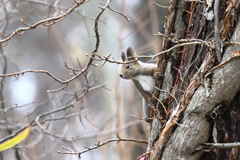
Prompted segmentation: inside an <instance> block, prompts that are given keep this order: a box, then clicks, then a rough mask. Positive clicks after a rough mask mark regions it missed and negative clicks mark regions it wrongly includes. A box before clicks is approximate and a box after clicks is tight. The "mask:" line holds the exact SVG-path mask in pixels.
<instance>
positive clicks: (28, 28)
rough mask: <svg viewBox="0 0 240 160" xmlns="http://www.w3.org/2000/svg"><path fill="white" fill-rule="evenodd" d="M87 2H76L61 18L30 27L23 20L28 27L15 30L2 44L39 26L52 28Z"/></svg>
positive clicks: (50, 19)
mask: <svg viewBox="0 0 240 160" xmlns="http://www.w3.org/2000/svg"><path fill="white" fill-rule="evenodd" d="M85 1H86V0H81V1H80V2H75V5H74V6H73V7H72V8H70V9H69V10H68V11H66V12H65V13H62V15H60V16H56V17H52V18H46V19H43V20H40V21H38V22H36V23H35V24H33V25H29V24H27V23H25V22H24V21H23V20H20V21H21V22H22V23H23V24H25V25H26V26H27V27H24V28H18V29H17V30H15V31H14V32H12V34H10V35H9V36H7V37H6V38H4V39H2V40H0V44H1V43H4V42H7V41H9V40H10V39H11V38H13V37H14V36H15V35H17V34H23V33H24V32H25V31H27V30H31V29H35V28H36V27H37V26H39V25H44V26H50V25H53V24H55V23H57V22H59V21H61V20H63V19H64V18H66V17H67V16H68V15H69V14H70V13H72V12H73V11H74V10H75V9H76V8H77V7H79V6H80V5H82V4H83V3H84V2H85Z"/></svg>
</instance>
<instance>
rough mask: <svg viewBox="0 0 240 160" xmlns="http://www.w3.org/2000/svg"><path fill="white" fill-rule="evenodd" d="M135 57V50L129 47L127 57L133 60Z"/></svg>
mask: <svg viewBox="0 0 240 160" xmlns="http://www.w3.org/2000/svg"><path fill="white" fill-rule="evenodd" d="M134 56H135V53H134V49H133V47H132V46H130V47H128V49H127V57H128V58H131V59H133V57H134Z"/></svg>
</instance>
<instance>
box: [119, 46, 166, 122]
mask: <svg viewBox="0 0 240 160" xmlns="http://www.w3.org/2000/svg"><path fill="white" fill-rule="evenodd" d="M126 52H127V54H125V52H124V51H123V52H122V54H121V57H122V61H123V62H129V61H134V62H131V63H128V64H122V66H121V71H120V74H119V76H120V77H121V78H123V79H127V80H128V79H131V80H132V81H133V83H134V84H135V86H136V88H137V90H138V91H139V93H140V94H141V95H142V97H143V110H144V112H145V113H146V118H145V120H146V121H147V122H149V114H150V107H149V106H148V104H149V103H150V100H151V98H152V92H153V90H154V85H155V83H156V78H158V77H160V76H162V75H161V74H160V73H159V72H157V64H153V63H144V62H141V61H138V60H137V57H136V56H137V54H136V53H135V51H134V49H133V47H132V46H130V47H128V49H127V51H126Z"/></svg>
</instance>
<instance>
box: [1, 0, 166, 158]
mask: <svg viewBox="0 0 240 160" xmlns="http://www.w3.org/2000/svg"><path fill="white" fill-rule="evenodd" d="M155 2H156V3H158V4H161V5H164V6H167V1H162V0H157V1H155ZM102 3H103V4H105V3H106V1H102ZM151 3H152V2H150V1H145V0H131V1H127V0H116V1H111V2H110V5H109V6H110V7H111V8H112V9H115V10H117V11H119V12H121V13H123V14H125V15H126V16H127V17H128V18H129V19H130V21H127V20H126V18H125V17H123V16H121V15H120V14H118V13H116V12H113V11H111V10H110V9H109V8H106V10H105V11H104V13H103V14H102V15H101V16H100V20H99V28H98V30H99V33H100V34H101V36H100V46H99V50H98V52H97V54H99V55H101V56H107V55H109V54H110V53H112V57H114V58H115V59H116V60H117V61H121V59H120V53H121V51H122V50H126V48H127V47H128V46H129V45H132V46H134V48H135V49H136V51H137V53H138V54H140V55H143V54H144V55H150V54H155V53H157V52H159V51H160V49H161V44H162V37H160V36H154V34H155V33H157V32H159V31H160V32H163V22H164V19H165V15H166V14H167V9H166V8H162V7H159V6H157V5H153V4H151ZM73 5H74V1H65V0H44V1H43V0H1V4H0V21H1V23H0V34H1V39H4V38H6V37H7V36H8V35H10V34H11V33H12V32H13V31H15V30H16V29H18V28H21V27H26V25H25V24H24V23H22V22H21V19H22V20H23V21H24V22H25V23H26V24H29V25H32V24H34V23H36V22H38V21H40V20H43V19H44V18H49V17H54V16H59V15H61V14H62V13H63V12H66V11H67V10H68V9H70V8H71V7H72V6H73ZM99 7H102V5H101V4H99V1H92V0H90V1H88V2H87V3H84V4H82V5H80V7H78V8H77V9H75V10H74V12H72V13H71V14H69V15H68V16H66V17H65V18H64V19H63V20H62V21H60V22H57V23H54V24H53V25H51V26H44V25H39V26H37V27H36V28H35V29H31V30H28V31H25V32H24V33H23V32H21V34H20V33H19V35H15V36H14V37H13V38H11V39H10V40H9V41H7V42H4V43H2V45H3V46H2V47H1V55H0V74H1V75H2V74H9V73H15V72H19V71H23V70H27V69H34V70H46V71H49V72H50V73H52V74H53V75H54V76H56V77H57V78H59V79H61V80H64V79H69V78H70V77H71V76H72V75H71V74H70V73H71V71H72V70H71V69H67V67H66V65H65V64H64V62H66V64H67V66H69V67H72V68H77V69H81V67H84V66H85V65H86V63H87V62H88V59H89V57H87V56H86V53H88V54H91V53H92V52H93V50H94V48H95V45H96V37H94V35H95V33H94V23H95V20H94V19H95V17H96V16H97V15H98V13H99V12H100V10H101V9H100V8H99ZM144 61H147V59H144ZM94 63H95V64H97V63H98V65H99V66H100V65H101V64H103V61H102V62H101V61H100V62H98V61H94ZM119 67H120V65H117V64H116V63H108V62H107V63H106V64H105V65H104V66H103V67H94V66H90V68H89V69H88V72H87V73H86V74H83V75H81V76H80V77H78V78H77V79H75V80H74V81H71V82H70V83H69V84H68V86H67V87H66V88H64V89H63V90H61V91H57V92H51V93H48V92H47V91H48V90H55V89H59V88H61V87H62V86H63V84H60V83H58V82H57V81H55V80H54V79H53V78H51V77H50V76H48V75H47V74H43V73H25V74H24V75H21V76H11V77H6V78H2V77H0V81H1V84H2V85H1V86H0V87H1V91H0V92H1V93H0V96H1V97H0V98H1V99H0V106H1V108H0V137H1V138H3V137H6V136H7V135H9V134H11V133H14V132H16V131H17V130H18V129H20V128H22V127H24V126H26V125H28V124H29V123H30V122H31V121H33V120H34V119H36V118H37V117H38V116H40V118H39V122H41V127H40V126H39V125H34V127H33V128H32V130H31V133H30V135H29V136H28V137H27V139H26V140H24V141H23V142H22V143H20V144H19V145H17V146H16V147H14V148H12V149H9V150H6V151H4V152H1V153H0V159H12V160H13V159H25V160H32V159H34V160H37V159H38V160H50V159H58V160H64V159H69V160H70V159H71V160H74V159H79V158H78V156H76V155H70V154H59V153H57V150H60V151H63V152H67V151H66V150H63V149H62V148H61V146H64V147H67V148H70V149H72V150H73V151H75V152H78V151H81V150H84V146H86V147H90V146H94V145H95V144H97V143H98V142H99V141H100V142H105V141H107V140H108V139H112V138H116V137H117V134H118V135H119V137H121V138H134V139H140V140H147V139H148V134H149V131H147V123H146V122H145V121H143V120H138V119H136V118H133V117H131V116H129V114H132V115H134V116H137V117H140V118H143V117H145V115H143V111H142V104H141V103H142V100H141V97H140V95H139V94H138V93H137V91H136V89H135V88H134V86H133V83H132V82H131V81H126V80H122V79H120V77H119V75H118V70H119ZM70 104H72V105H70ZM69 106H70V107H69ZM59 108H63V109H62V110H60V111H57V109H59ZM51 111H53V113H51V114H47V115H46V116H43V114H45V113H47V112H51ZM146 147H147V146H146V145H145V144H140V143H132V142H119V143H117V144H116V142H113V143H108V144H107V145H105V146H103V147H100V148H98V149H96V150H91V151H89V152H86V153H84V154H82V155H81V158H82V159H84V160H90V159H91V160H93V159H96V160H99V159H103V160H108V159H109V160H110V159H114V160H120V159H136V158H137V157H138V156H139V155H141V154H142V153H144V152H145V151H146Z"/></svg>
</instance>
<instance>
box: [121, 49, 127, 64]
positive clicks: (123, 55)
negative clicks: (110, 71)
mask: <svg viewBox="0 0 240 160" xmlns="http://www.w3.org/2000/svg"><path fill="white" fill-rule="evenodd" d="M121 56H122V61H123V62H124V61H125V60H126V54H125V52H124V51H122V54H121Z"/></svg>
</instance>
